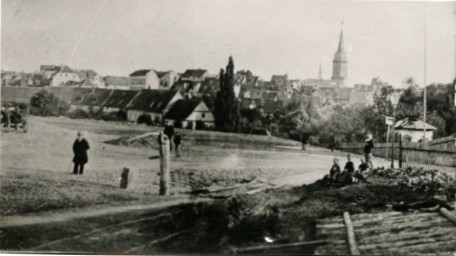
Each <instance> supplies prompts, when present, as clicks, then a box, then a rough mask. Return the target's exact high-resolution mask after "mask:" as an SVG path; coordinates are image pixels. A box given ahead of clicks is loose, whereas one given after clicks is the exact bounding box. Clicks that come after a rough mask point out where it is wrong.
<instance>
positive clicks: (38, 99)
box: [30, 90, 70, 116]
mask: <svg viewBox="0 0 456 256" xmlns="http://www.w3.org/2000/svg"><path fill="white" fill-rule="evenodd" d="M69 108H70V106H69V105H68V103H66V102H64V101H62V100H60V99H59V98H57V97H56V96H55V95H54V94H53V93H49V92H47V91H45V90H41V91H39V92H38V93H36V94H35V95H33V96H32V98H31V99H30V114H32V115H40V116H60V115H65V114H66V113H67V112H68V110H69Z"/></svg>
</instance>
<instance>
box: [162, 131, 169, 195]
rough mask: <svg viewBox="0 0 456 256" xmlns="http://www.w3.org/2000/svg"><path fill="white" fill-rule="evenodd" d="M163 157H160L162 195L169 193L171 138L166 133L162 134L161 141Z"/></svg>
mask: <svg viewBox="0 0 456 256" xmlns="http://www.w3.org/2000/svg"><path fill="white" fill-rule="evenodd" d="M161 152H162V155H161V158H160V195H162V196H167V195H169V191H168V187H169V154H170V152H169V139H168V137H167V136H166V135H164V134H163V135H162V143H161Z"/></svg>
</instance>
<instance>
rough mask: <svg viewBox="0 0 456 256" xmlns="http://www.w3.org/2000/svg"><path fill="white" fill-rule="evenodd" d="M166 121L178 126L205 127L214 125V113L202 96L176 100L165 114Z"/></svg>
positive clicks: (193, 128)
mask: <svg viewBox="0 0 456 256" xmlns="http://www.w3.org/2000/svg"><path fill="white" fill-rule="evenodd" d="M164 119H165V123H166V124H167V125H172V126H174V127H178V128H188V129H192V130H195V129H205V128H213V127H214V120H215V119H214V115H213V114H212V112H211V111H210V110H209V108H208V106H207V105H206V104H205V103H204V101H203V100H202V99H201V98H191V99H181V100H178V101H176V103H174V104H173V105H172V107H171V108H170V109H169V111H168V112H167V113H166V114H165V116H164Z"/></svg>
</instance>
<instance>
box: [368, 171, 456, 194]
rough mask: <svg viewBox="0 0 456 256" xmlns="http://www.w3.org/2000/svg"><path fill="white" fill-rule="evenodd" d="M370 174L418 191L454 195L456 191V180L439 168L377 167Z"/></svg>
mask: <svg viewBox="0 0 456 256" xmlns="http://www.w3.org/2000/svg"><path fill="white" fill-rule="evenodd" d="M370 175H371V176H377V177H383V178H386V179H388V180H392V181H394V182H395V184H397V185H398V186H400V187H407V188H411V189H412V190H413V191H416V192H423V193H435V194H448V195H449V196H451V197H454V192H455V191H456V180H455V179H454V178H453V177H452V176H450V175H448V174H446V173H443V172H439V171H438V170H424V169H423V168H419V169H417V168H411V167H408V168H406V169H384V168H377V169H373V170H372V171H371V172H370Z"/></svg>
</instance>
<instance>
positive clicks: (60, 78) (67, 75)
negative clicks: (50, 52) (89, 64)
mask: <svg viewBox="0 0 456 256" xmlns="http://www.w3.org/2000/svg"><path fill="white" fill-rule="evenodd" d="M80 81H81V78H80V77H79V76H78V74H76V73H75V72H74V71H73V70H71V69H70V68H69V67H68V66H66V65H62V66H61V67H60V69H59V71H57V72H56V73H55V74H53V75H52V80H51V86H61V85H65V84H66V83H68V82H80Z"/></svg>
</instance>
